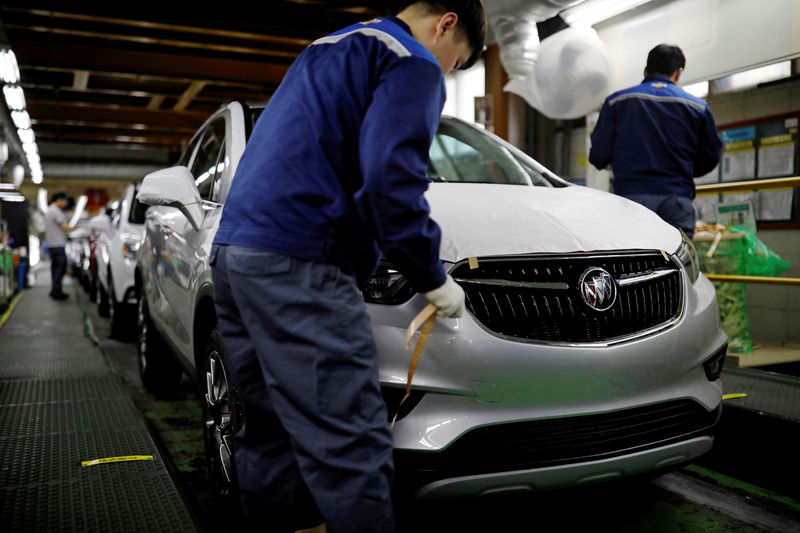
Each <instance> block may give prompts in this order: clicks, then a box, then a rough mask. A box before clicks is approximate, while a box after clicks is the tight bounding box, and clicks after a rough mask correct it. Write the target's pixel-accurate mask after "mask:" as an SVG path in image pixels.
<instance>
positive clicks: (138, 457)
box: [81, 455, 153, 466]
mask: <svg viewBox="0 0 800 533" xmlns="http://www.w3.org/2000/svg"><path fill="white" fill-rule="evenodd" d="M152 460H153V456H152V455H122V456H120V457H103V458H102V459H92V460H91V461H81V466H94V465H101V464H105V463H123V462H125V461H152Z"/></svg>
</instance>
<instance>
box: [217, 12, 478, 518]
mask: <svg viewBox="0 0 800 533" xmlns="http://www.w3.org/2000/svg"><path fill="white" fill-rule="evenodd" d="M409 4H410V5H408V6H407V7H405V8H403V9H402V10H401V11H400V12H399V13H398V15H397V16H396V17H386V18H380V19H375V20H369V21H365V22H362V23H358V24H355V25H353V26H350V27H348V28H345V29H343V30H341V31H338V32H336V33H334V34H332V35H329V36H327V37H323V38H321V39H319V40H317V41H315V42H314V43H312V44H311V45H310V46H309V47H308V48H307V49H306V50H304V51H303V53H301V54H300V56H299V57H298V58H297V60H296V61H295V62H294V64H293V65H292V67H291V68H290V69H289V72H288V73H287V74H286V77H285V78H284V80H283V82H282V84H281V86H280V87H279V88H278V90H277V91H276V93H275V94H274V96H273V97H272V98H271V99H270V101H269V104H268V105H267V107H266V109H265V110H264V112H263V113H262V114H261V116H260V118H259V119H258V122H257V123H256V125H255V127H254V129H253V133H252V135H251V137H250V139H249V141H248V144H247V147H246V149H245V152H244V155H243V156H242V159H241V161H240V163H239V166H238V168H237V171H236V175H235V178H234V180H233V185H232V187H231V190H230V192H229V194H228V196H227V199H226V202H225V207H224V210H223V213H222V218H221V221H220V226H219V230H218V231H217V233H216V237H215V239H214V246H213V247H212V251H211V258H210V264H211V265H212V274H213V282H214V293H215V303H216V309H217V316H218V319H219V326H220V330H221V332H222V336H223V344H224V347H225V357H226V358H227V361H228V363H229V365H230V369H231V372H232V374H233V378H234V381H235V382H236V383H237V385H238V386H239V387H240V388H241V397H242V401H243V403H244V411H245V422H244V427H243V428H242V429H241V431H240V432H239V433H238V435H237V439H236V451H235V461H236V469H237V473H238V482H239V488H240V491H241V500H242V508H243V514H244V520H245V523H246V525H247V526H248V527H249V528H251V529H252V530H258V531H263V530H269V531H294V530H295V529H300V528H301V527H310V526H313V525H316V524H319V523H320V522H323V521H324V522H326V524H327V528H328V531H331V532H343V533H357V532H363V531H370V532H376V531H392V530H393V529H394V516H393V509H392V503H391V496H390V486H391V480H392V473H393V463H392V434H391V431H390V428H389V424H388V421H387V419H388V416H387V409H386V405H385V403H384V400H383V398H382V396H381V391H380V387H379V382H378V360H377V353H376V347H375V342H374V340H373V337H372V330H371V325H370V321H369V317H368V315H367V311H366V306H365V304H364V301H363V298H362V296H361V292H360V290H359V287H360V286H363V284H364V283H365V282H366V280H367V279H368V278H369V277H370V275H371V274H372V272H373V271H374V269H375V267H376V266H377V262H378V260H379V258H380V256H381V253H382V254H383V255H384V256H386V257H387V258H388V259H389V260H390V261H391V262H392V263H393V264H394V265H395V266H396V267H397V268H398V269H399V270H400V271H401V272H402V273H403V274H404V275H405V276H406V277H407V278H408V279H409V280H410V282H411V283H412V284H413V285H414V287H415V288H416V289H417V290H418V291H419V292H421V293H424V294H425V296H426V297H427V298H428V300H430V301H431V302H432V303H434V304H435V305H436V306H437V307H438V315H439V316H444V317H458V316H460V315H461V313H462V311H463V308H464V292H463V290H462V289H461V288H460V287H459V286H458V285H457V284H456V283H455V282H454V281H453V279H452V278H451V277H450V276H449V275H447V274H446V273H445V271H444V269H443V267H442V262H441V261H440V259H439V246H440V239H441V233H440V229H439V227H438V226H437V225H436V223H435V222H434V221H433V220H432V219H431V217H430V213H429V207H428V204H427V202H426V200H425V198H424V197H423V193H424V192H425V191H426V189H427V187H428V178H427V177H426V167H427V164H428V151H429V149H430V145H431V142H432V139H433V135H434V133H435V132H436V129H437V127H438V125H439V121H440V116H441V112H442V107H443V105H444V101H445V84H444V75H446V74H448V73H449V72H450V71H452V70H455V69H462V68H467V67H469V66H471V65H472V64H473V63H474V62H475V61H476V60H477V59H478V57H479V56H480V55H481V53H482V51H483V48H484V42H485V34H486V22H485V15H484V12H483V8H482V6H481V4H480V2H479V1H478V0H461V1H455V0H441V1H419V2H410V3H409ZM315 504H316V505H315ZM317 508H318V511H317ZM319 512H321V516H320V514H319ZM314 518H316V520H314Z"/></svg>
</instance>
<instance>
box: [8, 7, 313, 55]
mask: <svg viewBox="0 0 800 533" xmlns="http://www.w3.org/2000/svg"><path fill="white" fill-rule="evenodd" d="M6 9H7V11H9V12H11V13H27V14H29V15H37V16H41V17H47V18H48V19H66V20H79V21H85V22H98V23H102V24H114V25H119V26H128V27H132V28H143V29H154V30H166V31H173V32H176V33H190V34H196V35H213V36H216V37H224V38H228V39H242V40H249V41H259V42H264V43H270V44H289V45H294V46H300V47H305V46H308V45H309V44H311V39H303V38H298V37H287V36H283V35H269V34H266V33H255V32H245V31H236V30H225V29H217V28H203V27H198V26H185V25H180V24H166V23H163V22H152V21H147V20H129V19H122V18H117V17H102V16H96V15H86V14H83V13H66V12H63V11H49V10H45V9H26V8H13V7H12V8H6Z"/></svg>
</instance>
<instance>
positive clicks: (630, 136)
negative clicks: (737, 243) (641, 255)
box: [589, 74, 722, 236]
mask: <svg viewBox="0 0 800 533" xmlns="http://www.w3.org/2000/svg"><path fill="white" fill-rule="evenodd" d="M721 150H722V142H721V141H720V138H719V135H718V134H717V128H716V125H715V124H714V117H713V116H712V115H711V111H710V110H709V108H708V104H706V103H705V102H704V101H703V100H702V99H700V98H697V97H695V96H693V95H691V94H689V93H687V92H686V91H684V90H683V89H681V88H680V87H678V86H677V85H675V84H674V83H673V82H672V81H671V80H670V79H669V77H667V76H664V75H661V74H651V75H648V76H647V77H646V78H645V79H644V80H643V81H642V83H640V84H639V85H636V86H634V87H630V88H628V89H624V90H621V91H618V92H615V93H614V94H612V95H611V96H609V97H608V98H606V101H605V103H604V104H603V108H602V109H601V111H600V117H599V118H598V121H597V125H596V126H595V128H594V131H593V132H592V148H591V150H590V152H589V161H590V162H591V163H592V164H593V165H594V166H595V167H597V168H599V169H603V168H606V167H608V166H609V165H611V168H612V169H613V171H614V192H615V193H617V194H619V195H621V196H625V197H627V198H630V199H632V200H634V201H638V202H639V203H642V204H644V205H646V206H647V207H649V208H650V209H652V210H653V211H656V212H657V213H658V214H659V215H660V216H661V217H662V218H664V219H665V220H666V221H667V222H670V223H671V224H673V225H674V226H676V227H679V228H681V229H683V230H684V232H685V233H686V234H687V235H689V236H691V235H692V234H693V233H694V222H695V212H694V207H693V206H692V199H693V198H694V196H695V187H694V177H695V176H702V175H704V174H707V173H708V172H711V171H712V170H713V169H714V167H715V166H716V165H717V163H719V158H720V153H721Z"/></svg>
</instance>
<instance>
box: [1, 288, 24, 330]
mask: <svg viewBox="0 0 800 533" xmlns="http://www.w3.org/2000/svg"><path fill="white" fill-rule="evenodd" d="M23 294H25V293H24V292H22V291H19V292H18V293H17V295H16V296H14V298H13V299H12V300H11V305H9V306H8V309H6V312H5V313H3V316H1V317H0V328H2V327H3V325H4V324H5V323H6V321H7V320H8V319H9V318H10V317H11V313H12V311H14V308H15V307H16V306H17V304H18V303H19V301H20V300H22V295H23Z"/></svg>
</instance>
